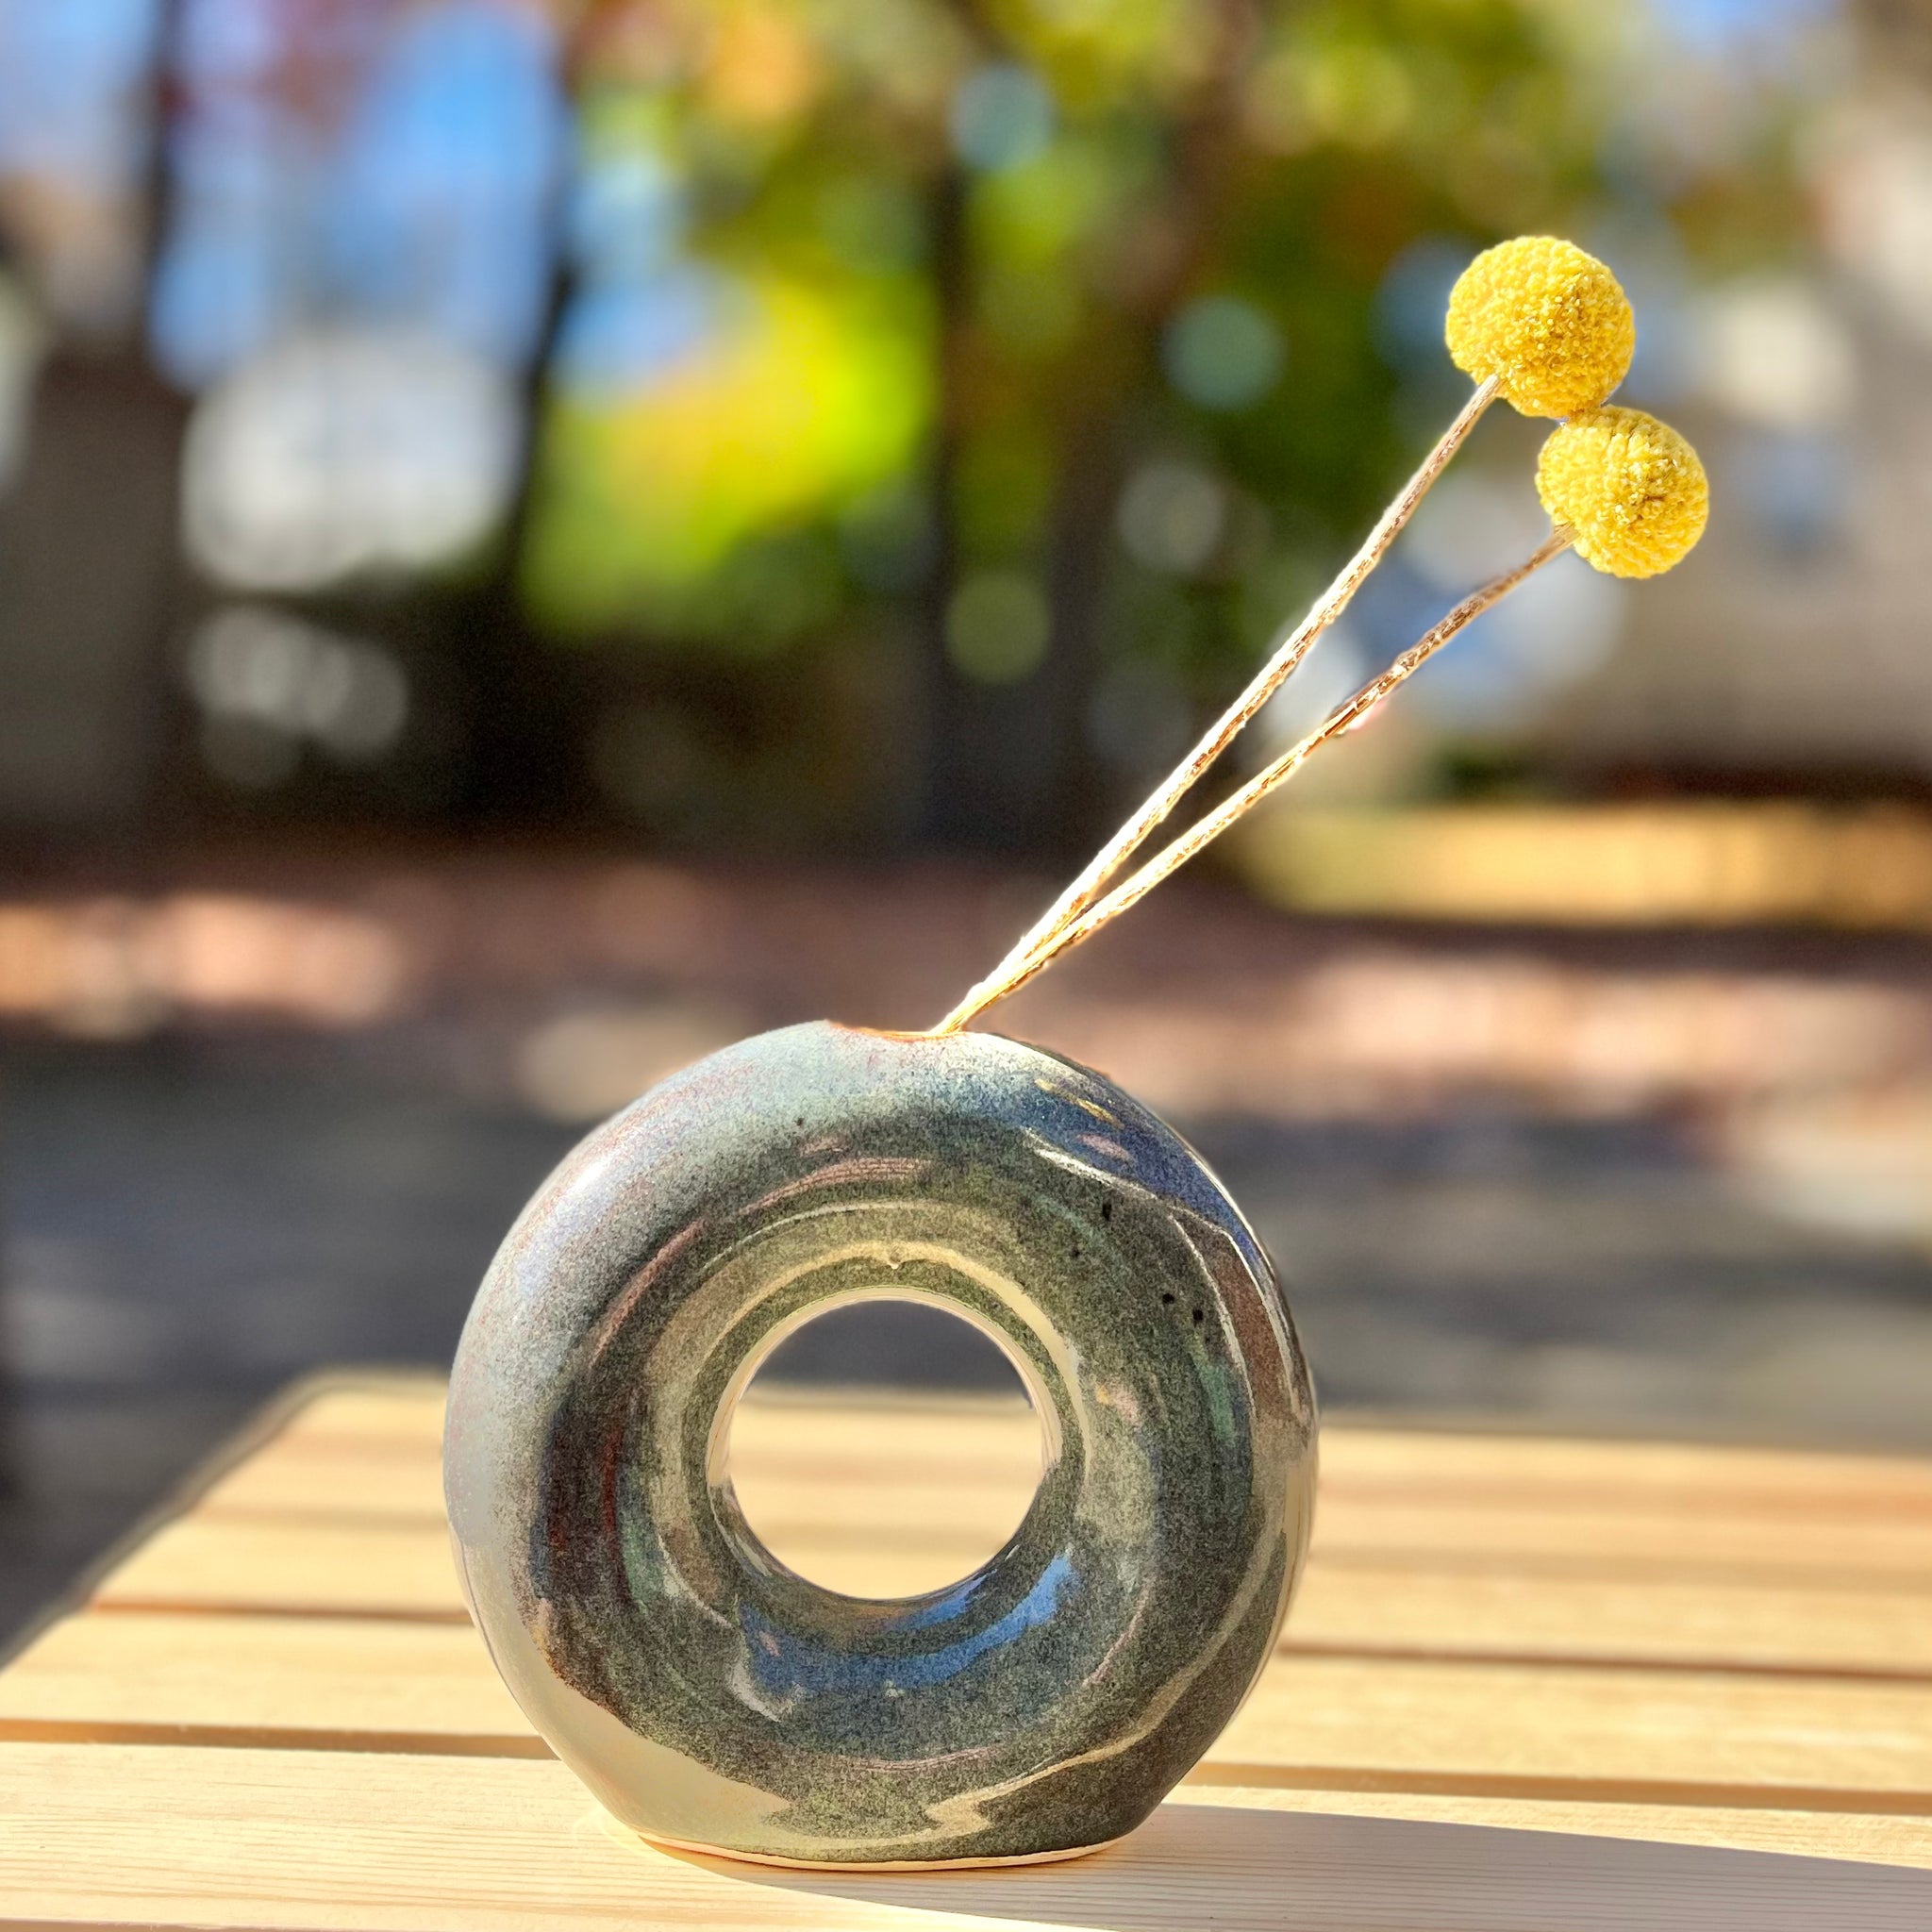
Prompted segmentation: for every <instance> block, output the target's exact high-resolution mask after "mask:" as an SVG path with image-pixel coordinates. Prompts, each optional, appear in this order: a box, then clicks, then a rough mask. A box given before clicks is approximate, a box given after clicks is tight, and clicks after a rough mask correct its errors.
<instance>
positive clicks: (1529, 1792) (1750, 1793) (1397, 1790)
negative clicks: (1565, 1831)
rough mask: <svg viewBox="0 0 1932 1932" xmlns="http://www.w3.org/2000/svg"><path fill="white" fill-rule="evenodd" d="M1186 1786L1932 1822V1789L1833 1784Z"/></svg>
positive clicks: (1214, 1769)
mask: <svg viewBox="0 0 1932 1932" xmlns="http://www.w3.org/2000/svg"><path fill="white" fill-rule="evenodd" d="M1184 1782H1185V1783H1187V1784H1190V1785H1195V1786H1204V1785H1241V1786H1244V1787H1246V1788H1248V1789H1250V1790H1289V1791H1303V1790H1306V1791H1380V1792H1384V1793H1388V1794H1390V1795H1391V1796H1407V1797H1434V1798H1534V1799H1539V1800H1543V1801H1546V1802H1561V1803H1567V1804H1591V1805H1665V1806H1672V1807H1679V1806H1682V1807H1694V1808H1696V1809H1698V1810H1727V1811H1822V1812H1831V1813H1839V1812H1857V1813H1861V1814H1864V1815H1867V1816H1873V1817H1887V1818H1932V1791H1886V1790H1874V1789H1873V1788H1871V1787H1859V1788H1857V1789H1851V1788H1845V1787H1840V1786H1835V1785H1786V1784H1770V1785H1750V1784H1735V1783H1722V1784H1721V1783H1708V1784H1706V1783H1692V1782H1687V1781H1683V1780H1676V1779H1668V1778H1656V1779H1651V1778H1590V1777H1567V1776H1561V1775H1551V1776H1539V1775H1536V1774H1519V1775H1513V1776H1512V1775H1507V1774H1499V1773H1491V1772H1451V1771H1381V1770H1376V1771H1350V1770H1347V1769H1346V1768H1345V1767H1342V1766H1338V1765H1309V1766H1306V1767H1303V1766H1297V1765H1277V1764H1233V1763H1227V1762H1223V1761H1216V1762H1212V1763H1204V1764H1197V1765H1196V1766H1195V1767H1194V1768H1193V1770H1192V1771H1191V1772H1190V1773H1189V1774H1188V1775H1187V1777H1186V1779H1185V1780H1184Z"/></svg>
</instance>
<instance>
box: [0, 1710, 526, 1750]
mask: <svg viewBox="0 0 1932 1932" xmlns="http://www.w3.org/2000/svg"><path fill="white" fill-rule="evenodd" d="M0 1744H152V1745H166V1746H168V1747H170V1748H171V1749H188V1750H197V1751H346V1752H350V1753H353V1754H356V1755H358V1756H368V1755H377V1756H383V1757H555V1756H556V1755H557V1754H556V1753H555V1752H554V1751H552V1750H551V1748H550V1746H549V1745H548V1744H546V1743H545V1742H544V1741H543V1740H542V1739H541V1738H540V1737H538V1736H537V1735H536V1733H535V1732H528V1733H503V1734H499V1735H491V1734H490V1733H486V1732H461V1733H458V1732H446V1731H329V1730H306V1729H299V1728H296V1727H293V1726H291V1725H275V1724H263V1725H256V1724H142V1723H140V1722H127V1723H113V1722H108V1721H106V1720H94V1719H81V1718H29V1717H20V1718H0Z"/></svg>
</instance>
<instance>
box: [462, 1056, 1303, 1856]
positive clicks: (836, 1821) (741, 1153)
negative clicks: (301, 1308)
mask: <svg viewBox="0 0 1932 1932" xmlns="http://www.w3.org/2000/svg"><path fill="white" fill-rule="evenodd" d="M881 1296H884V1297H894V1298H900V1299H915V1300H921V1301H926V1302H931V1303H935V1304H938V1305H940V1306H942V1307H945V1308H947V1309H948V1310H950V1311H951V1312H953V1313H955V1314H958V1315H960V1316H963V1317H964V1318H965V1319H967V1320H968V1321H970V1322H973V1323H974V1324H976V1325H977V1326H979V1327H980V1328H982V1329H983V1330H985V1331H986V1332H987V1333H989V1334H990V1335H991V1336H992V1337H993V1338H994V1339H995V1340H996V1341H998V1342H999V1343H1000V1344H1001V1345H1002V1346H1003V1347H1004V1348H1005V1350H1006V1351H1007V1353H1008V1356H1009V1357H1010V1358H1011V1359H1012V1361H1013V1363H1014V1365H1015V1367H1016V1368H1017V1369H1018V1371H1019V1372H1020V1374H1021V1376H1022V1379H1023V1380H1024V1383H1025V1385H1026V1388H1027V1391H1028V1393H1029V1394H1030V1396H1031V1397H1032V1400H1033V1403H1034V1406H1035V1408H1036V1410H1037V1411H1038V1414H1039V1416H1040V1418H1041V1424H1042V1429H1043V1432H1044V1437H1045V1442H1046V1458H1045V1468H1044V1473H1043V1474H1042V1476H1041V1484H1040V1488H1039V1491H1038V1493H1037V1494H1036V1495H1035V1497H1034V1499H1033V1502H1032V1505H1031V1507H1029V1509H1028V1511H1027V1513H1026V1516H1025V1518H1024V1521H1023V1522H1022V1524H1021V1525H1020V1527H1019V1529H1018V1530H1016V1531H1015V1532H1014V1534H1013V1536H1012V1537H1011V1539H1010V1540H1009V1541H1008V1543H1007V1544H1006V1546H1005V1547H1004V1548H1003V1549H1001V1550H1000V1551H999V1552H998V1554H997V1555H995V1556H994V1557H991V1560H989V1561H988V1562H987V1563H986V1564H985V1565H984V1566H983V1567H981V1568H980V1569H979V1570H977V1571H976V1572H974V1574H972V1575H970V1576H967V1577H965V1578H963V1579H961V1580H960V1581H959V1582H958V1583H957V1584H955V1585H953V1586H952V1587H950V1588H948V1589H945V1590H941V1591H933V1592H930V1593H928V1594H926V1595H923V1596H918V1597H912V1598H908V1599H905V1600H898V1601H874V1600H869V1599H861V1598H857V1597H849V1596H842V1595H840V1594H837V1593H836V1592H833V1591H827V1590H824V1589H822V1588H820V1587H819V1586H818V1585H816V1584H813V1583H810V1582H808V1581H807V1580H806V1579H804V1578H802V1577H800V1576H798V1575H796V1574H794V1573H792V1572H791V1571H790V1570H788V1569H787V1568H786V1567H785V1566H784V1565H783V1564H782V1563H780V1562H779V1561H778V1560H777V1559H776V1558H775V1557H773V1556H772V1555H771V1554H770V1552H769V1551H767V1550H766V1549H765V1548H764V1546H763V1545H762V1544H761V1543H760V1542H759V1541H758V1538H757V1536H756V1535H755V1534H754V1533H753V1532H752V1530H751V1529H750V1527H749V1526H748V1525H747V1524H746V1522H745V1520H744V1517H743V1515H742V1513H741V1510H740V1509H739V1507H738V1503H737V1499H736V1497H735V1496H734V1494H733V1492H732V1488H731V1482H730V1473H729V1468H728V1448H729V1430H730V1423H731V1417H732V1413H733V1410H734V1407H735V1405H736V1403H737V1401H738V1398H739V1396H740V1394H741V1392H742V1391H743V1390H744V1388H745V1386H746V1384H747V1383H748V1382H749V1381H750V1379H751V1376H752V1374H754V1373H755V1371H756V1370H757V1368H758V1364H759V1363H760V1362H761V1361H762V1360H763V1359H764V1357H766V1356H767V1355H768V1354H769V1352H770V1351H771V1349H772V1348H774V1346H775V1345H776V1344H777V1342H778V1341H781V1340H782V1339H783V1338H784V1337H785V1336H786V1335H788V1334H790V1333H791V1331H792V1330H794V1329H795V1328H797V1327H798V1326H800V1325H801V1324H803V1323H805V1322H807V1321H808V1320H809V1319H811V1318H812V1317H813V1316H815V1315H817V1314H820V1313H822V1312H824V1310H825V1309H826V1308H828V1307H834V1306H838V1305H841V1304H845V1303H850V1302H853V1301H856V1300H860V1299H864V1298H867V1297H881ZM443 1469H444V1487H445V1491H446V1495H447V1499H448V1505H449V1519H450V1526H451V1533H452V1536H453V1539H454V1541H455V1546H456V1552H457V1557H458V1567H459V1569H460V1571H461V1574H462V1579H463V1587H464V1590H465V1591H466V1593H467V1595H468V1598H469V1602H470V1606H471V1608H472V1611H473V1613H474V1614H475V1620H476V1623H477V1625H478V1627H479V1628H480V1629H481V1631H482V1633H483V1636H484V1638H485V1640H486V1641H487V1642H488V1644H489V1647H490V1653H491V1657H492V1658H493V1659H494V1661H495V1663H496V1666H497V1669H498V1670H499V1671H500V1672H501V1673H502V1674H503V1677H504V1680H505V1682H506V1683H507V1684H508V1687H509V1690H510V1691H511V1693H512V1694H513V1695H514V1696H515V1698H516V1700H517V1702H518V1703H519V1704H520V1705H521V1706H522V1707H523V1709H524V1711H525V1714H526V1715H527V1716H528V1717H529V1719H530V1721H531V1723H532V1724H534V1725H535V1726H536V1727H537V1729H538V1730H539V1731H540V1732H541V1734H542V1735H543V1737H544V1738H545V1739H546V1740H548V1741H549V1743H550V1744H551V1746H552V1747H553V1748H554V1749H555V1750H556V1752H557V1754H558V1757H561V1758H562V1759H563V1760H564V1761H565V1762H566V1763H567V1764H569V1765H570V1766H571V1767H572V1768H573V1769H574V1770H575V1772H576V1773H577V1774H578V1775H579V1776H581V1777H582V1779H583V1780H584V1782H585V1783H586V1784H587V1785H589V1787H590V1788H591V1790H592V1791H593V1792H594V1793H595V1795H596V1797H597V1798H598V1800H599V1801H600V1802H601V1803H602V1804H603V1805H604V1807H606V1808H607V1809H608V1811H610V1812H611V1813H612V1814H614V1815H615V1816H616V1817H617V1818H619V1819H621V1820H622V1821H624V1822H625V1824H628V1825H630V1826H632V1827H634V1828H635V1829H636V1830H638V1831H640V1832H641V1833H643V1834H645V1835H646V1836H648V1837H651V1838H654V1839H657V1840H661V1841H666V1842H671V1843H675V1844H679V1845H684V1846H689V1847H693V1848H697V1849H702V1850H708V1851H715V1852H722V1853H724V1854H728V1855H731V1856H735V1857H751V1858H764V1859H772V1860H777V1861H782V1862H786V1863H797V1864H813V1865H826V1864H829V1865H860V1866H879V1865H949V1864H969V1863H983V1862H996V1861H1006V1860H1024V1859H1033V1858H1045V1857H1067V1856H1070V1855H1072V1854H1074V1853H1076V1852H1079V1851H1082V1850H1087V1849H1091V1848H1092V1847H1094V1846H1096V1845H1100V1844H1104V1843H1107V1842H1108V1841H1110V1840H1114V1839H1117V1838H1119V1837H1121V1836H1123V1835H1124V1833H1126V1832H1128V1831H1131V1830H1132V1829H1133V1827H1134V1826H1135V1825H1136V1824H1139V1823H1140V1822H1141V1820H1142V1819H1143V1818H1144V1817H1145V1816H1146V1815H1147V1813H1148V1812H1149V1811H1151V1810H1152V1809H1153V1807H1155V1806H1156V1805H1157V1804H1158V1802H1159V1801H1160V1799H1161V1798H1162V1797H1163V1796H1164V1795H1165V1794H1166V1792H1167V1791H1168V1790H1170V1789H1171V1788H1172V1787H1173V1786H1174V1784H1175V1783H1176V1782H1177V1781H1178V1780H1179V1779H1180V1778H1181V1777H1182V1776H1183V1775H1184V1774H1186V1772H1187V1771H1188V1770H1189V1768H1190V1767H1191V1765H1192V1764H1193V1763H1194V1762H1195V1761H1196V1759H1198V1758H1199V1757H1200V1756H1201V1754H1202V1753H1203V1752H1204V1751H1206V1750H1207V1748H1208V1745H1209V1744H1210V1743H1211V1742H1212V1741H1213V1740H1214V1738H1215V1737H1216V1735H1217V1734H1218V1733H1219V1732H1220V1730H1221V1729H1222V1727H1223V1725H1224V1724H1226V1722H1227V1720H1228V1718H1229V1717H1230V1716H1231V1715H1232V1714H1233V1712H1234V1710H1235V1708H1236V1707H1237V1706H1239V1704H1240V1703H1241V1699H1242V1698H1243V1697H1244V1696H1245V1695H1246V1693H1247V1691H1248V1690H1249V1688H1250V1687H1251V1686H1252V1684H1253V1683H1254V1680H1255V1678H1256V1676H1257V1674H1259V1672H1260V1669H1261V1667H1262V1665H1263V1664H1264V1663H1265V1661H1266V1660H1267V1658H1268V1656H1269V1654H1270V1652H1271V1651H1272V1649H1273V1647H1274V1641H1275V1638H1276V1635H1277V1633H1278V1631H1279V1629H1280V1625H1281V1621H1282V1618H1283V1616H1284V1614H1285V1613H1286V1610H1287V1607H1288V1603H1289V1598H1290V1594H1291V1591H1292V1589H1293V1587H1294V1583H1295V1579H1296V1575H1297V1573H1298V1572H1299V1569H1300V1567H1301V1562H1302V1557H1303V1554H1304V1552H1305V1550H1306V1547H1307V1535H1308V1528H1309V1523H1310V1518H1311V1513H1312V1508H1313V1491H1314V1474H1315V1409H1314V1400H1313V1395H1312V1393H1311V1391H1310V1388H1309V1383H1308V1376H1307V1366H1306V1364H1305V1362H1304V1359H1303V1357H1302V1353H1301V1349H1300V1346H1299V1344H1298V1342H1297V1341H1296V1338H1295V1333H1294V1328H1293V1324H1292V1323H1291V1320H1290V1317H1289V1313H1288V1309H1287V1307H1286V1305H1285V1304H1284V1302H1283V1300H1282V1298H1281V1294H1280V1291H1279V1288H1278V1286H1277V1284H1276V1281H1275V1277H1274V1270H1273V1268H1272V1267H1271V1266H1270V1263H1269V1261H1268V1258H1267V1257H1266V1255H1265V1254H1264V1253H1263V1251H1262V1249H1261V1246H1260V1244H1259V1242H1258V1241H1257V1240H1256V1238H1255V1236H1254V1234H1253V1232H1252V1230H1251V1229H1250V1228H1249V1227H1248V1225H1247V1223H1246V1222H1245V1221H1244V1220H1243V1219H1242V1218H1241V1213H1240V1211H1239V1209H1238V1208H1236V1207H1235V1205H1234V1203H1233V1202H1232V1201H1231V1200H1230V1199H1229V1198H1228V1196H1227V1194H1226V1192H1225V1191H1224V1190H1223V1188H1222V1187H1221V1185H1220V1183H1219V1182H1218V1181H1217V1180H1216V1179H1215V1178H1214V1176H1213V1174H1211V1173H1209V1171H1208V1168H1207V1167H1206V1165H1205V1164H1204V1163H1203V1162H1202V1160H1201V1159H1200V1158H1199V1156H1197V1155H1196V1154H1195V1153H1194V1152H1193V1150H1192V1149H1191V1148H1190V1147H1189V1146H1188V1145H1187V1143H1186V1142H1185V1141H1182V1140H1181V1139H1180V1137H1179V1136H1178V1135H1176V1134H1175V1133H1174V1131H1173V1130H1172V1129H1171V1128H1170V1127H1168V1126H1167V1125H1166V1124H1164V1123H1163V1122H1161V1121H1160V1120H1159V1119H1158V1118H1157V1117H1156V1116H1155V1115H1154V1114H1152V1113H1150V1112H1149V1111H1148V1110H1147V1109H1146V1108H1143V1107H1141V1105H1140V1104H1139V1103H1138V1102H1136V1101H1134V1100H1132V1099H1130V1098H1129V1097H1128V1096H1127V1095H1125V1094H1124V1093H1123V1092H1122V1091H1120V1090H1119V1089H1118V1088H1116V1087H1114V1086H1112V1085H1111V1084H1110V1083H1108V1081H1106V1080H1104V1079H1102V1078H1101V1077H1100V1076H1099V1075H1098V1074H1093V1073H1091V1072H1090V1071H1088V1070H1087V1069H1086V1068H1084V1067H1080V1066H1077V1065H1075V1064H1074V1063H1073V1062H1070V1061H1068V1060H1065V1059H1062V1058H1058V1057H1057V1056H1055V1055H1053V1054H1049V1053H1045V1052H1042V1051H1041V1050H1040V1049H1038V1048H1035V1047H1031V1046H1025V1045H1023V1044H1021V1043H1019V1042H1017V1041H1010V1040H1006V1039H1002V1038H1000V1037H998V1036H997V1035H991V1034H984V1033H958V1034H952V1035H946V1036H942V1037H940V1038H926V1037H922V1036H900V1035H889V1034H878V1033H869V1032H864V1031H860V1030H858V1029H855V1028H849V1027H843V1026H837V1025H832V1024H810V1025H804V1026H793V1027H789V1028H786V1029H784V1030H782V1031H779V1032H775V1033H769V1034H764V1035H761V1036H760V1037H758V1038H757V1039H753V1040H749V1041H743V1042H742V1043H741V1044H740V1045H737V1046H733V1047H730V1048H727V1049H725V1050H724V1052H722V1053H718V1054H714V1055H712V1056H711V1057H710V1058H708V1059H705V1060H702V1061H700V1062H699V1063H698V1064H697V1065H695V1066H693V1067H691V1068H689V1069H687V1070H686V1071H685V1072H683V1073H681V1074H677V1075H675V1077H674V1078H672V1079H669V1080H667V1081H665V1082H664V1083H663V1084H662V1085H661V1086H658V1087H657V1088H655V1089H654V1090H653V1091H651V1092H649V1093H647V1094H645V1095H644V1096H643V1098H642V1099H641V1100H639V1101H637V1102H636V1103H635V1104H634V1105H632V1106H631V1107H629V1108H625V1110H624V1111H623V1112H622V1113H620V1114H618V1115H616V1116H615V1117H614V1118H613V1119H612V1120H610V1121H608V1122H607V1123H606V1124H604V1125H603V1126H601V1127H599V1128H598V1129H596V1130H595V1131H594V1132H593V1133H591V1135H590V1136H589V1137H588V1138H587V1139H586V1140H585V1141H582V1142H581V1143H580V1144H579V1146H578V1147H577V1148H576V1149H575V1152H573V1153H572V1154H571V1155H570V1156H569V1157H568V1158H566V1159H565V1161H564V1162H563V1164H562V1165H561V1166H560V1167H559V1168H558V1170H557V1172H556V1173H555V1174H553V1175H552V1176H551V1178H550V1179H549V1180H548V1181H547V1182H546V1183H545V1184H544V1186H543V1187H542V1188H541V1190H540V1191H539V1192H538V1194H537V1195H536V1197H535V1199H534V1200H532V1201H531V1203H530V1204H529V1206H528V1207H527V1208H525V1210H524V1213H523V1215H522V1217H521V1218H520V1219H519V1220H518V1222H517V1224H516V1225H515V1226H514V1227H513V1228H512V1229H511V1231H510V1233H509V1236H508V1239H507V1240H506V1241H505V1242H504V1245H503V1248H502V1250H501V1251H500V1252H499V1254H498V1255H497V1257H496V1259H495V1261H494V1263H493V1264H492V1266H491V1270H490V1273H489V1274H488V1276H487V1277H486V1278H485V1280H484V1282H483V1286H482V1288H481V1290H480V1291H479V1292H478V1294H477V1297H476V1302H475V1307H474V1308H473V1309H472V1311H471V1314H470V1318H469V1321H468V1324H467V1325H466V1326H465V1328H464V1330H463V1337H462V1341H461V1343H460V1345H459V1347H458V1354H457V1360H456V1367H455V1373H454V1376H453V1380H452V1384H451V1389H450V1401H449V1418H448V1424H447V1428H446V1434H445V1440H444V1449H443Z"/></svg>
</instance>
